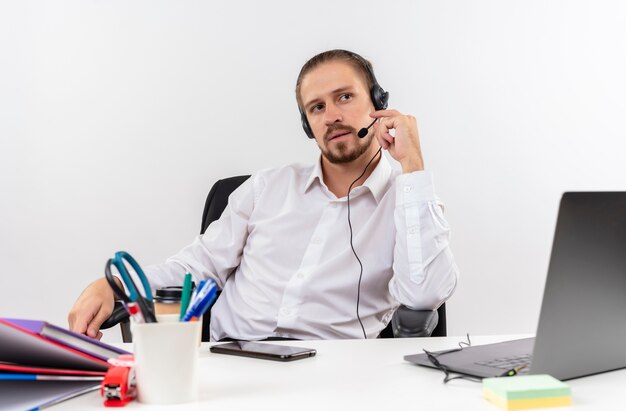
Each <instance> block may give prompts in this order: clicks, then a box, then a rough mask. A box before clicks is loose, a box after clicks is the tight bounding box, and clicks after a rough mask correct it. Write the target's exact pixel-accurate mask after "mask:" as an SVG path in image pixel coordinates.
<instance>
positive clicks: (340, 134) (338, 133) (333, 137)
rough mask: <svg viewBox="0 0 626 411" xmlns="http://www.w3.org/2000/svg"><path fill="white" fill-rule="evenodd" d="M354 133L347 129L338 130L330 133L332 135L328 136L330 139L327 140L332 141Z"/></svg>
mask: <svg viewBox="0 0 626 411" xmlns="http://www.w3.org/2000/svg"><path fill="white" fill-rule="evenodd" d="M350 134H352V132H351V131H347V130H337V131H335V132H333V133H331V134H330V136H328V139H327V140H326V141H332V140H336V139H338V138H341V137H344V136H347V135H350Z"/></svg>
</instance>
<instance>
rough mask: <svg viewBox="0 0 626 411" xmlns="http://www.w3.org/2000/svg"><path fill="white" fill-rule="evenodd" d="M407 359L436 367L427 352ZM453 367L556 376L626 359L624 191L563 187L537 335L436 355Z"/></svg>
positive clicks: (486, 373)
mask: <svg viewBox="0 0 626 411" xmlns="http://www.w3.org/2000/svg"><path fill="white" fill-rule="evenodd" d="M404 359H405V360H407V361H409V362H411V363H414V364H418V365H423V366H427V367H434V366H433V364H432V363H431V362H430V361H429V360H428V358H427V356H426V354H423V353H422V354H414V355H408V356H405V357H404ZM438 360H439V362H440V363H441V364H442V365H444V366H445V367H447V368H448V369H449V370H450V371H452V372H458V373H461V374H467V375H472V376H477V377H495V376H499V375H501V374H502V373H503V372H504V371H506V370H507V367H509V368H508V369H510V368H513V367H511V364H527V367H526V368H525V369H524V371H525V372H527V373H528V374H549V375H552V376H553V377H555V378H557V379H559V380H568V379H571V378H577V377H583V376H586V375H591V374H597V373H601V372H605V371H610V370H615V369H619V368H625V367H626V192H569V193H565V194H563V197H562V198H561V203H560V207H559V215H558V218H557V223H556V230H555V234H554V241H553V244H552V254H551V256H550V264H549V267H548V275H547V277H546V285H545V289H544V295H543V303H542V305H541V312H540V315H539V325H538V328H537V333H536V337H535V338H528V339H523V340H515V341H507V342H503V343H497V344H488V345H481V346H475V347H467V348H464V349H463V350H461V351H456V352H453V353H449V354H443V355H440V356H438Z"/></svg>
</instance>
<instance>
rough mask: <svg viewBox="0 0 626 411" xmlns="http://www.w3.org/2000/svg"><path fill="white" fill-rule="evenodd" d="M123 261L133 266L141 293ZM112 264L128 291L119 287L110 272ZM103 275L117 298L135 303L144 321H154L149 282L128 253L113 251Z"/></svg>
mask: <svg viewBox="0 0 626 411" xmlns="http://www.w3.org/2000/svg"><path fill="white" fill-rule="evenodd" d="M124 261H126V262H128V264H130V266H131V267H132V268H133V270H134V271H135V273H136V274H137V277H138V278H139V280H140V281H141V285H142V288H143V295H142V294H141V293H139V290H138V289H137V285H136V284H135V282H134V281H133V279H132V277H131V276H130V274H129V273H128V270H127V269H126V265H125V264H124ZM112 265H114V266H115V268H116V269H117V271H118V272H119V274H120V275H121V276H122V281H123V283H124V285H125V286H126V289H127V290H128V292H126V291H125V290H121V289H120V287H119V286H118V285H117V283H116V282H115V280H114V278H113V275H112V274H111V266H112ZM105 276H106V278H107V281H108V282H109V285H111V288H112V289H113V292H114V293H115V295H117V296H118V298H120V299H122V300H123V301H125V302H126V303H130V302H135V303H137V305H138V306H139V309H140V310H141V313H142V314H143V317H144V319H145V321H147V322H156V316H155V315H154V304H153V302H152V290H151V288H150V282H149V281H148V278H147V277H146V274H145V273H144V272H143V270H142V269H141V267H140V266H139V264H138V263H137V261H136V260H135V259H134V258H133V257H132V256H131V255H130V254H128V253H127V252H125V251H118V252H117V253H115V256H114V257H113V258H111V259H109V260H108V261H107V264H106V268H105Z"/></svg>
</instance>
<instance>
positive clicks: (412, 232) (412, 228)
mask: <svg viewBox="0 0 626 411" xmlns="http://www.w3.org/2000/svg"><path fill="white" fill-rule="evenodd" d="M415 233H417V228H415V227H411V228H409V234H415Z"/></svg>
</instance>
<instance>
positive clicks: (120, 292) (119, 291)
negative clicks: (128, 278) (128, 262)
mask: <svg viewBox="0 0 626 411" xmlns="http://www.w3.org/2000/svg"><path fill="white" fill-rule="evenodd" d="M112 265H115V261H113V259H112V258H109V259H108V260H107V263H106V265H105V266H104V277H105V278H106V279H107V282H108V283H109V287H111V289H112V290H113V294H115V297H117V298H118V299H120V300H122V301H124V302H125V303H129V302H131V300H130V298H129V297H128V294H126V291H124V289H123V288H120V286H119V285H117V281H115V277H114V276H113V274H112V273H111V266H112Z"/></svg>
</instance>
